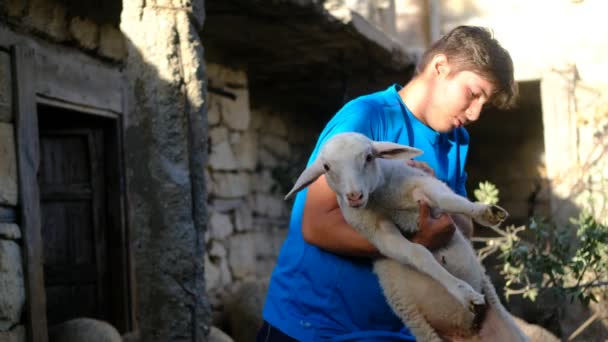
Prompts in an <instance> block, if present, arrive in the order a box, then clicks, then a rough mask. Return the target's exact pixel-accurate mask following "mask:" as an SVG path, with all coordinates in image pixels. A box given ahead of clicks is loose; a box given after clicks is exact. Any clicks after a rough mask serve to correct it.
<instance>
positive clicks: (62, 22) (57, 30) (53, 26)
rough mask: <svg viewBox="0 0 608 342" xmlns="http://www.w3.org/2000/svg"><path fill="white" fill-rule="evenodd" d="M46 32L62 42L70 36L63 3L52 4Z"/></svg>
mask: <svg viewBox="0 0 608 342" xmlns="http://www.w3.org/2000/svg"><path fill="white" fill-rule="evenodd" d="M46 33H48V34H49V35H50V36H51V37H53V39H55V40H57V41H59V42H64V41H66V40H68V39H69V38H70V31H69V30H68V21H67V14H66V9H65V6H64V5H63V4H60V3H58V4H55V5H54V6H53V12H52V14H51V19H50V21H49V22H48V26H47V30H46Z"/></svg>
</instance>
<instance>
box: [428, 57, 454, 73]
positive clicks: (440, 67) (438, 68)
mask: <svg viewBox="0 0 608 342" xmlns="http://www.w3.org/2000/svg"><path fill="white" fill-rule="evenodd" d="M430 67H431V69H432V71H433V73H434V74H435V75H436V76H444V77H445V76H447V75H449V73H450V64H449V62H448V57H447V56H446V55H444V54H442V53H440V54H436V55H435V56H434V57H433V59H432V60H431V65H430Z"/></svg>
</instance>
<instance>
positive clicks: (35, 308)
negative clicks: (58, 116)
mask: <svg viewBox="0 0 608 342" xmlns="http://www.w3.org/2000/svg"><path fill="white" fill-rule="evenodd" d="M11 52H12V58H13V70H14V72H13V75H15V77H14V80H15V84H14V90H15V130H16V141H17V144H16V145H17V167H18V172H19V198H20V203H19V205H20V209H21V212H20V218H21V229H22V233H23V257H24V260H23V264H24V268H25V272H24V273H25V290H26V295H27V300H26V306H27V308H26V310H25V312H26V313H27V338H28V341H30V342H46V341H47V339H48V333H47V321H46V293H45V289H44V271H43V267H42V263H43V254H42V252H43V247H42V236H41V231H40V194H39V188H38V179H37V174H38V167H39V162H40V155H39V151H38V146H39V145H38V116H37V115H38V113H37V110H36V94H35V92H36V91H35V84H36V74H35V70H36V68H35V61H34V58H35V57H34V51H33V49H31V48H30V47H28V46H25V45H23V44H17V45H15V46H13V48H12V51H11Z"/></svg>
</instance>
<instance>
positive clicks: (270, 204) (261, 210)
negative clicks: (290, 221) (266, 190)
mask: <svg viewBox="0 0 608 342" xmlns="http://www.w3.org/2000/svg"><path fill="white" fill-rule="evenodd" d="M285 203H286V202H285V201H284V200H283V198H281V197H280V196H277V195H268V194H260V193H257V194H255V195H254V207H253V211H254V212H255V213H256V214H258V215H259V216H268V217H284V216H286V210H287V209H286V207H285Z"/></svg>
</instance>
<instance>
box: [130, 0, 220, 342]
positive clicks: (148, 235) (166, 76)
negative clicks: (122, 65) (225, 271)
mask: <svg viewBox="0 0 608 342" xmlns="http://www.w3.org/2000/svg"><path fill="white" fill-rule="evenodd" d="M123 5H124V8H123V13H122V18H121V29H122V31H123V32H124V34H125V36H126V37H127V47H128V56H129V57H128V59H127V63H126V69H125V73H126V76H127V84H128V89H129V92H128V97H129V102H130V105H129V110H128V113H127V124H126V132H125V150H126V166H127V174H128V195H129V201H130V206H131V213H130V225H131V229H132V233H133V236H132V246H133V248H134V254H135V260H136V265H135V269H136V279H137V311H138V315H139V317H138V321H139V331H140V340H141V341H204V340H205V339H206V334H207V331H208V328H209V326H208V324H209V321H208V319H209V312H208V306H207V300H206V295H205V281H204V274H203V272H204V271H203V262H202V260H203V253H204V249H205V246H204V241H203V234H204V231H205V228H206V221H207V213H206V209H205V197H206V191H207V189H206V186H205V184H204V177H203V172H202V170H203V165H204V162H205V158H206V148H207V147H206V139H207V135H206V132H207V130H206V127H207V122H206V110H205V100H204V99H205V89H206V85H205V82H204V79H205V69H204V59H203V46H202V41H201V38H200V37H199V36H198V28H200V26H201V25H202V23H203V18H204V8H203V2H202V1H195V2H189V1H183V2H181V1H177V2H175V1H174V2H172V3H165V1H145V2H144V1H129V2H125V3H124V4H123Z"/></svg>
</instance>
